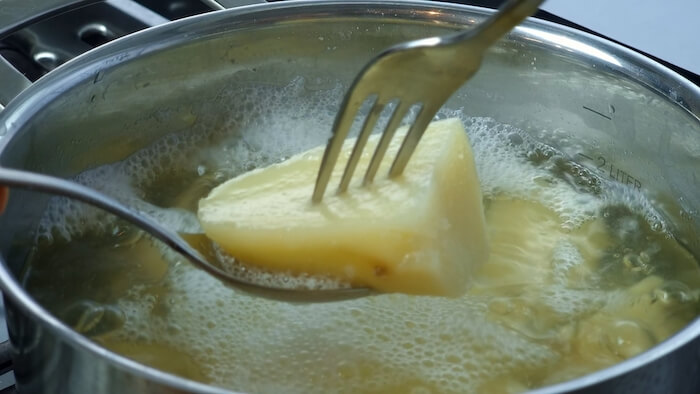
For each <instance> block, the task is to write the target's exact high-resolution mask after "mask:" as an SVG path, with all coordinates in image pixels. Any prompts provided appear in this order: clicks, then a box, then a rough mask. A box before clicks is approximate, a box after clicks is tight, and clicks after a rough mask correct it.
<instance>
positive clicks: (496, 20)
mask: <svg viewBox="0 0 700 394" xmlns="http://www.w3.org/2000/svg"><path fill="white" fill-rule="evenodd" d="M542 3H544V0H508V1H507V2H506V3H505V4H503V6H502V7H501V8H500V9H499V10H498V12H497V13H495V14H494V15H492V16H491V17H489V18H488V19H486V20H485V21H483V22H482V23H480V24H479V25H478V26H476V27H475V28H474V29H471V30H467V31H465V32H462V33H459V34H457V39H458V40H459V39H460V38H465V37H468V36H478V37H479V38H480V40H479V42H480V44H481V47H482V49H486V48H488V47H489V46H490V45H491V44H493V43H494V42H496V41H497V40H498V39H499V38H501V37H502V36H504V35H505V34H506V33H508V32H509V31H511V30H512V29H513V28H514V27H515V26H517V25H518V24H519V23H520V22H522V21H523V20H524V19H525V18H527V17H528V16H531V15H532V14H534V13H535V12H537V9H538V8H539V6H540V5H541V4H542ZM472 44H473V41H472Z"/></svg>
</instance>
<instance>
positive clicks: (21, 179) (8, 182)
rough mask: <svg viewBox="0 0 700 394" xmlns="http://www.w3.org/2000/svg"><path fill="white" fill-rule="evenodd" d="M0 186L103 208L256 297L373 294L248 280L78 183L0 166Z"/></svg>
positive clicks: (338, 298) (328, 298) (339, 297)
mask: <svg viewBox="0 0 700 394" xmlns="http://www.w3.org/2000/svg"><path fill="white" fill-rule="evenodd" d="M0 185H4V186H9V187H11V188H20V189H27V190H32V191H39V192H43V193H49V194H56V195H61V196H64V197H68V198H72V199H76V200H79V201H82V202H84V203H87V204H90V205H93V206H95V207H97V208H100V209H103V210H105V211H107V212H109V213H111V214H113V215H116V216H118V217H119V218H121V219H124V220H126V221H128V222H130V223H132V224H134V225H136V226H137V227H138V228H140V229H141V230H143V231H145V232H147V233H148V234H150V235H151V236H153V237H154V238H156V239H158V240H160V241H161V242H163V243H164V244H166V245H168V247H170V248H172V249H173V250H175V251H176V252H178V253H180V254H181V255H182V256H184V257H185V258H187V259H188V260H189V261H190V262H192V263H193V264H194V265H195V266H197V267H198V268H200V269H202V270H204V271H205V272H207V273H208V274H210V275H212V276H214V277H215V278H217V279H219V280H220V281H221V282H223V283H224V284H225V285H228V286H232V287H234V288H236V289H239V290H242V291H245V292H246V293H249V294H252V295H255V296H257V297H264V298H269V299H273V300H281V301H287V302H331V301H342V300H347V299H351V298H357V297H363V296H368V295H371V294H372V293H371V292H370V291H369V289H365V288H349V289H346V288H340V289H328V290H313V289H305V288H294V287H292V288H282V287H279V288H277V287H269V286H263V285H260V284H258V283H255V282H249V281H246V280H245V279H242V278H239V277H237V276H234V275H232V274H230V273H229V272H228V271H226V269H225V268H223V267H221V265H220V264H218V262H213V261H209V260H208V259H207V258H206V257H204V256H203V255H202V254H201V253H200V252H199V251H198V250H196V249H195V248H193V247H192V246H191V245H190V244H189V243H187V241H186V240H185V239H183V238H182V237H181V236H180V235H178V234H177V233H175V232H173V231H171V230H169V229H167V228H165V227H163V226H162V225H161V224H160V223H158V222H157V221H155V220H154V219H152V218H151V217H149V216H148V215H147V214H146V213H141V212H136V211H134V210H133V209H131V208H129V207H127V206H125V205H123V204H121V203H120V202H118V201H117V200H115V199H112V198H110V197H108V196H106V195H104V194H102V193H99V192H97V191H95V190H93V189H90V188H88V187H85V186H83V185H81V184H79V183H76V182H72V181H66V180H63V179H60V178H55V177H51V176H47V175H42V174H36V173H33V172H29V171H22V170H12V169H8V168H2V167H0Z"/></svg>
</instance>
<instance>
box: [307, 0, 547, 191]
mask: <svg viewBox="0 0 700 394" xmlns="http://www.w3.org/2000/svg"><path fill="white" fill-rule="evenodd" d="M543 1H544V0H510V1H508V2H506V3H505V4H504V5H503V7H502V8H501V9H500V10H499V11H498V12H497V13H496V14H494V15H493V16H491V17H490V18H488V19H487V20H486V21H484V22H483V23H481V24H480V25H478V26H477V27H475V28H474V29H471V30H467V31H464V32H459V33H456V34H451V35H446V36H442V37H431V38H424V39H419V40H414V41H409V42H405V43H402V44H399V45H395V46H393V47H391V48H389V49H387V50H385V51H384V52H382V53H381V54H379V55H378V56H377V57H375V58H374V59H372V60H371V61H370V62H369V64H367V65H366V66H365V67H364V68H363V69H362V71H361V72H360V74H359V75H358V76H357V77H356V78H355V80H354V82H353V83H352V85H351V86H350V89H349V90H348V92H347V93H346V94H345V98H344V99H343V103H342V104H341V107H340V111H339V112H338V115H337V116H336V118H335V122H334V124H333V135H332V136H331V138H330V139H329V141H328V145H327V146H326V150H325V152H324V154H323V159H322V161H321V167H320V168H319V171H318V177H317V179H316V186H315V187H314V192H313V196H312V201H313V202H320V201H321V200H322V199H323V194H324V193H325V191H326V187H327V186H328V181H329V179H330V176H331V173H332V171H333V167H335V163H336V161H337V160H338V155H339V154H340V149H341V147H342V145H343V141H344V140H345V138H346V137H347V135H348V132H349V131H350V127H351V126H352V124H353V121H354V119H355V116H356V113H357V111H358V110H359V108H360V106H361V105H362V104H363V103H365V102H366V101H367V100H368V98H371V97H372V96H376V97H375V99H374V102H373V104H372V107H371V109H370V111H369V113H368V115H367V117H366V118H365V119H364V123H363V125H362V131H361V132H360V134H359V136H358V137H357V141H356V142H355V146H354V148H353V151H352V153H351V155H350V158H349V159H348V162H347V165H346V166H345V171H344V172H343V176H342V178H341V180H340V186H339V187H338V193H342V192H344V191H345V190H347V187H348V184H349V183H350V179H351V178H352V175H353V172H354V171H355V167H356V166H357V163H358V161H359V159H360V155H361V153H362V150H363V149H364V147H365V143H366V142H367V139H368V138H369V135H370V133H371V132H372V130H373V129H374V126H375V124H376V122H377V120H378V119H379V115H380V114H381V113H382V111H383V110H384V108H385V107H386V106H387V105H388V104H389V103H391V102H396V107H395V109H394V111H393V113H392V114H391V118H390V120H389V122H388V123H387V126H386V128H385V129H384V131H383V134H382V136H381V138H380V140H379V143H378V144H377V148H376V149H375V151H374V155H373V156H372V159H371V161H370V163H369V166H368V167H367V171H366V172H365V176H364V179H363V184H364V185H366V184H368V183H371V182H372V180H373V179H374V176H375V175H376V173H377V169H378V168H379V164H380V163H381V161H382V158H383V157H384V154H385V153H386V150H387V148H388V147H389V143H390V142H391V138H392V137H393V136H394V133H395V132H396V129H397V128H398V127H399V125H400V124H401V121H402V120H403V118H404V116H405V115H406V113H407V112H408V111H409V110H410V109H411V107H413V106H414V105H416V104H419V105H420V106H421V108H420V110H419V112H418V114H417V115H416V118H415V120H414V121H413V124H412V126H411V128H410V130H409V131H408V133H407V134H406V137H405V138H404V140H403V143H402V144H401V148H400V149H399V152H398V153H397V155H396V158H395V159H394V162H393V164H392V165H391V168H390V170H389V176H390V177H395V176H397V175H400V174H401V173H402V172H403V170H404V168H405V167H406V164H407V163H408V160H409V159H410V157H411V155H412V154H413V151H414V150H415V148H416V146H417V145H418V141H420V139H421V137H422V136H423V132H424V131H425V128H426V127H427V126H428V123H430V121H431V120H433V117H434V116H435V114H436V113H437V111H438V110H439V109H440V107H442V105H443V104H444V103H445V101H447V99H448V98H449V97H450V96H451V95H452V93H454V92H455V91H456V90H457V89H458V88H459V87H460V86H462V85H463V84H464V82H466V81H467V80H469V78H471V77H472V76H473V75H474V74H475V73H476V72H477V71H478V70H479V66H480V65H481V59H482V57H483V54H484V52H485V51H486V49H488V48H489V47H490V46H491V45H492V44H493V43H494V42H495V41H496V40H498V39H499V38H500V37H501V36H503V35H504V34H505V33H507V32H508V31H510V30H511V29H512V28H513V27H515V26H516V25H517V24H518V23H520V22H521V21H522V20H523V19H525V18H526V17H528V16H530V15H532V14H533V13H534V12H535V11H537V7H538V6H539V5H540V4H542V2H543Z"/></svg>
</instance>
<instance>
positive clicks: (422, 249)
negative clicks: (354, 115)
mask: <svg viewBox="0 0 700 394" xmlns="http://www.w3.org/2000/svg"><path fill="white" fill-rule="evenodd" d="M405 133H406V129H405V128H404V129H399V130H398V131H397V135H396V136H395V138H394V139H393V141H392V143H391V144H390V147H389V150H388V152H387V155H386V157H385V160H383V162H382V165H381V166H380V169H379V173H378V176H377V178H376V179H375V180H374V182H373V183H372V184H371V185H368V186H366V187H365V186H361V182H362V176H361V174H364V171H365V169H366V167H367V165H368V163H369V160H370V157H371V154H372V152H374V147H375V146H376V145H377V142H378V137H379V136H378V135H373V136H372V137H370V139H369V141H368V142H367V146H366V147H365V149H364V151H363V154H362V157H361V159H360V163H359V165H358V167H357V171H356V175H355V177H354V178H353V182H352V183H351V184H350V187H349V189H348V191H347V192H346V193H342V194H337V193H326V196H325V197H324V199H323V201H322V202H321V203H317V204H314V203H312V202H311V194H312V190H313V186H314V182H315V180H316V174H317V172H318V167H319V163H320V159H321V157H322V155H323V151H324V148H325V147H317V148H314V149H311V150H309V151H306V152H304V153H301V154H298V155H296V156H293V157H291V158H290V159H288V160H286V161H284V162H282V163H279V164H274V165H272V166H269V167H267V168H263V169H257V170H253V171H250V172H248V173H245V174H242V175H240V176H238V177H236V178H234V179H231V180H229V181H228V182H225V183H224V184H222V185H220V186H218V187H216V188H215V189H214V190H212V191H211V193H210V194H209V195H208V196H207V197H206V198H204V199H202V200H201V201H200V203H199V212H198V215H199V220H200V222H201V224H202V227H203V228H204V231H205V233H206V235H207V236H208V237H209V238H211V239H212V240H213V241H214V242H216V243H217V244H218V245H219V246H220V247H221V248H222V249H223V250H224V251H226V252H227V253H228V254H230V255H232V256H235V257H236V258H237V259H239V260H240V261H242V262H244V263H248V264H253V265H256V266H259V267H263V268H265V269H269V270H273V271H286V272H291V273H297V274H300V273H301V274H310V275H321V276H331V277H333V278H337V279H339V280H341V281H344V282H348V283H350V284H351V285H353V286H356V287H371V288H374V289H377V290H380V291H384V292H403V293H409V294H420V295H442V296H459V295H461V294H463V293H464V291H465V290H466V289H467V288H468V286H469V283H470V277H471V276H472V274H473V273H474V272H475V271H476V269H478V268H479V266H480V265H481V264H482V263H483V262H485V261H486V259H487V258H488V242H487V235H486V229H485V222H484V213H483V206H482V196H481V190H480V187H479V180H478V177H477V173H476V168H475V165H474V159H473V155H472V150H471V147H470V145H469V141H468V139H467V134H466V132H465V130H464V127H463V126H462V123H461V121H460V120H459V119H445V120H441V121H436V122H433V123H431V124H430V126H429V127H428V128H427V130H426V131H425V134H424V136H423V138H422V139H421V141H420V143H419V144H418V147H417V149H416V151H415V152H414V154H413V156H412V157H411V160H410V162H409V163H408V166H407V167H406V169H405V171H404V173H403V174H402V175H400V176H398V177H395V178H391V179H389V178H388V177H387V176H386V175H383V174H386V173H387V172H388V168H389V166H390V163H391V160H392V159H393V157H395V155H396V151H397V150H398V147H399V145H400V143H401V141H402V140H403V138H402V136H403V135H405ZM353 145H354V140H353V139H349V140H348V141H346V142H345V144H344V146H343V150H342V152H341V156H340V159H339V161H338V163H337V165H336V166H335V168H334V171H333V174H332V176H331V183H330V185H331V187H333V186H334V185H337V184H338V182H339V179H340V177H341V174H342V171H343V169H344V168H345V162H346V161H347V159H348V157H349V155H350V152H351V149H352V146H353Z"/></svg>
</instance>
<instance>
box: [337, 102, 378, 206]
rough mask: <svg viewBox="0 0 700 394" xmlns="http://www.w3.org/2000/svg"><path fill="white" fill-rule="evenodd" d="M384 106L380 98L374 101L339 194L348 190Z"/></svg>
mask: <svg viewBox="0 0 700 394" xmlns="http://www.w3.org/2000/svg"><path fill="white" fill-rule="evenodd" d="M384 105H385V103H383V102H382V103H380V102H379V97H377V99H376V100H375V101H374V104H373V106H372V109H371V110H370V112H369V114H368V115H367V117H366V118H365V122H364V124H363V125H362V131H361V132H360V134H359V135H358V136H357V142H355V146H354V147H353V148H352V154H351V155H350V159H348V163H347V164H346V165H345V171H344V172H343V177H342V178H341V180H340V186H338V193H343V192H344V191H346V190H347V189H348V185H349V184H350V179H352V174H353V173H354V172H355V168H356V167H357V163H358V162H359V161H360V156H362V150H363V149H364V148H365V144H367V139H368V138H369V135H370V134H371V133H372V130H373V129H374V125H375V124H376V123H377V119H379V115H380V114H381V113H382V110H383V109H384Z"/></svg>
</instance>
